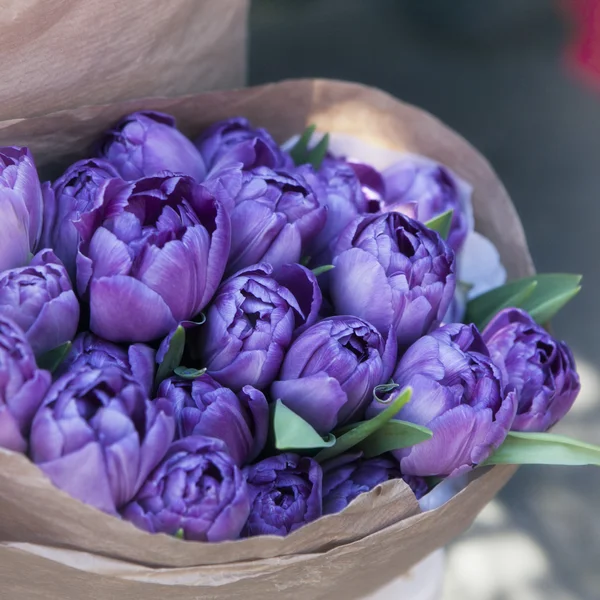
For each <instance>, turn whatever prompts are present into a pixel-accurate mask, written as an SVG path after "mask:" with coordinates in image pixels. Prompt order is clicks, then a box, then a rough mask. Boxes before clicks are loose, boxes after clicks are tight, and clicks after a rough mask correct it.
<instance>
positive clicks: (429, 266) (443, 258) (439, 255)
mask: <svg viewBox="0 0 600 600" xmlns="http://www.w3.org/2000/svg"><path fill="white" fill-rule="evenodd" d="M335 254H336V255H337V256H336V257H335V258H334V261H333V264H334V265H335V268H334V269H333V270H332V271H331V272H330V274H329V275H330V291H331V297H332V301H333V305H334V307H335V309H336V312H337V314H348V315H356V316H357V317H361V318H363V319H365V320H366V321H369V322H370V323H372V324H373V325H374V326H375V327H376V328H377V329H378V330H379V331H380V332H381V333H383V334H386V333H387V332H388V330H389V328H390V327H393V329H394V331H395V334H396V337H397V339H398V343H399V344H400V346H402V347H407V346H408V345H409V344H411V343H412V342H414V341H415V340H417V339H419V338H420V337H421V336H422V335H424V334H426V333H427V332H429V331H431V330H432V329H434V328H435V327H437V326H438V325H439V323H440V322H441V321H442V319H443V317H444V315H445V314H446V311H447V310H448V307H449V306H450V303H451V302H452V298H453V297H454V290H455V287H456V279H455V274H454V271H455V258H454V252H453V251H452V249H451V248H450V247H449V246H448V245H447V244H446V243H445V242H444V240H442V238H441V237H440V236H439V235H438V233H437V232H435V231H432V230H430V229H428V228H427V227H425V226H424V225H423V224H421V223H419V222H418V221H414V220H413V219H410V218H409V217H406V216H405V215H402V214H400V213H395V212H392V213H387V214H383V215H368V216H364V217H358V218H357V219H355V220H354V221H353V222H352V223H351V224H350V225H349V226H348V227H346V229H345V230H344V231H343V232H342V234H341V235H340V237H339V240H338V242H337V244H336V248H335Z"/></svg>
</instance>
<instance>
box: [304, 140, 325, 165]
mask: <svg viewBox="0 0 600 600" xmlns="http://www.w3.org/2000/svg"><path fill="white" fill-rule="evenodd" d="M328 149H329V134H328V133H326V134H325V135H324V136H323V137H322V138H321V140H320V141H319V143H318V144H317V145H316V146H315V147H314V148H313V149H312V150H311V151H310V152H309V153H308V160H307V161H306V162H308V163H310V164H311V165H312V166H313V167H314V168H315V169H316V170H317V171H318V170H319V169H320V168H321V164H322V163H323V159H324V158H325V155H326V154H327V150H328Z"/></svg>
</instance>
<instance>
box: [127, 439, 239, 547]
mask: <svg viewBox="0 0 600 600" xmlns="http://www.w3.org/2000/svg"><path fill="white" fill-rule="evenodd" d="M249 512H250V499H249V497H248V487H247V485H246V482H245V480H244V477H243V475H242V472H241V471H240V469H239V468H238V467H237V466H236V465H235V463H234V462H233V459H232V458H231V456H230V455H229V454H228V452H227V447H226V446H225V444H224V443H223V442H222V441H221V440H218V439H215V438H209V437H202V436H197V435H195V436H192V437H187V438H184V439H182V440H178V441H176V442H174V443H173V444H172V445H171V447H170V448H169V451H168V452H167V455H166V456H165V458H164V460H163V461H162V462H161V463H160V464H159V465H158V467H156V469H155V470H154V472H153V473H152V474H151V475H150V476H149V477H148V479H147V481H146V483H145V484H144V485H143V487H142V489H141V490H140V491H139V492H138V494H137V496H136V497H135V498H134V499H133V501H132V502H131V503H130V504H128V505H127V506H126V507H125V508H124V509H123V511H122V515H123V517H124V518H125V519H127V520H128V521H131V522H132V523H133V524H134V525H136V526H137V527H139V528H140V529H145V530H146V531H149V532H150V533H166V534H169V535H176V534H178V535H183V538H184V539H186V540H195V541H199V542H220V541H223V540H235V539H237V538H238V537H239V535H240V531H241V530H242V527H243V526H244V523H245V522H246V519H247V518H248V514H249Z"/></svg>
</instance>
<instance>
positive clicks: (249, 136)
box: [196, 117, 293, 172]
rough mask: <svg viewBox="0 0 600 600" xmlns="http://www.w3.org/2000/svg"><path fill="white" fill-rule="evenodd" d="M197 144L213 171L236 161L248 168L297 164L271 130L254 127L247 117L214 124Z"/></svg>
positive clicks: (272, 167) (237, 163)
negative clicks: (273, 136)
mask: <svg viewBox="0 0 600 600" xmlns="http://www.w3.org/2000/svg"><path fill="white" fill-rule="evenodd" d="M196 146H197V147H198V150H199V151H200V154H201V155H202V157H203V158H204V161H205V163H206V166H207V168H208V170H209V171H213V172H217V171H219V170H221V169H224V168H227V167H230V166H232V165H242V166H243V168H244V169H245V170H250V169H255V168H256V167H269V168H271V169H278V168H282V167H286V168H289V167H292V166H293V162H292V159H291V158H290V156H289V155H288V154H287V153H286V152H284V151H283V150H281V148H279V146H278V145H277V143H276V142H275V140H273V138H272V137H271V134H270V133H269V132H268V131H266V130H265V129H261V128H258V127H252V126H251V125H250V123H249V122H248V120H247V119H244V118H243V117H236V118H232V119H225V120H224V121H218V122H217V123H215V124H214V125H211V126H210V127H209V128H208V129H206V130H205V131H204V132H203V133H202V135H201V136H200V137H199V138H198V140H196Z"/></svg>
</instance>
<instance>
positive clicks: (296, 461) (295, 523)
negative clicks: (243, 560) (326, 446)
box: [242, 453, 323, 537]
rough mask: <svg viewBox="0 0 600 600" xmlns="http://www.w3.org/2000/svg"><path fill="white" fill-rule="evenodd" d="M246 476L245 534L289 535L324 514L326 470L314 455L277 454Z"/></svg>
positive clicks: (255, 467)
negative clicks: (248, 496) (246, 518)
mask: <svg viewBox="0 0 600 600" xmlns="http://www.w3.org/2000/svg"><path fill="white" fill-rule="evenodd" d="M245 475H246V479H247V481H248V488H249V493H250V506H251V508H250V516H249V518H248V522H247V523H246V526H245V527H244V531H243V532H242V535H243V536H246V537H250V536H254V535H286V534H288V533H291V532H292V531H295V530H296V529H298V528H299V527H302V526H303V525H306V523H310V522H311V521H314V520H315V519H318V518H319V517H320V516H321V515H322V512H323V511H322V498H321V488H322V479H323V473H322V471H321V467H320V466H319V463H317V462H316V461H314V460H313V459H312V458H309V457H307V456H304V457H300V456H297V455H295V454H289V453H286V454H278V455H277V456H272V457H269V458H265V459H264V460H261V461H260V462H258V463H256V464H255V465H252V466H250V467H246V470H245Z"/></svg>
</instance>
